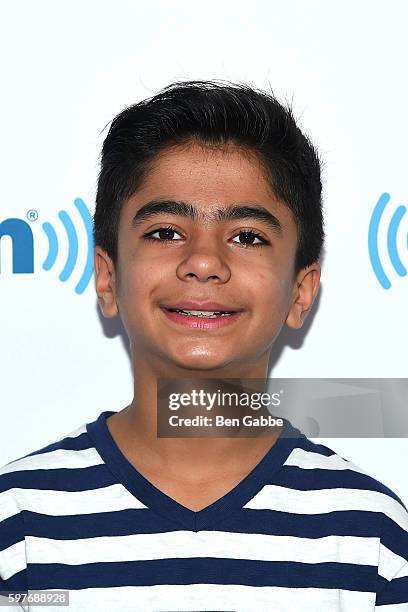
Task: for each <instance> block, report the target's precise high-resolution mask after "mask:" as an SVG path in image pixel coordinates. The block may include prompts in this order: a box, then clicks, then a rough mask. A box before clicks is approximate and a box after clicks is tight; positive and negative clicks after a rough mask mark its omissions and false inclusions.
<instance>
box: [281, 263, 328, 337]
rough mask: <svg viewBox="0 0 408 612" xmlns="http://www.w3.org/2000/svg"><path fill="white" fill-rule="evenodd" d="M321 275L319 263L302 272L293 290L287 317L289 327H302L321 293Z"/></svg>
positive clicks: (303, 269)
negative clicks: (318, 294)
mask: <svg viewBox="0 0 408 612" xmlns="http://www.w3.org/2000/svg"><path fill="white" fill-rule="evenodd" d="M320 274H321V268H320V264H319V263H317V262H316V263H313V264H312V265H310V266H307V267H306V268H302V270H300V272H299V274H298V275H297V277H296V282H295V285H294V288H293V294H292V305H291V307H290V310H289V313H288V316H287V317H286V325H287V326H288V327H292V328H294V329H299V328H300V327H302V325H303V322H304V320H305V319H306V317H307V315H308V313H309V312H310V311H311V309H312V305H313V302H314V300H315V297H316V295H317V293H318V291H319V286H320Z"/></svg>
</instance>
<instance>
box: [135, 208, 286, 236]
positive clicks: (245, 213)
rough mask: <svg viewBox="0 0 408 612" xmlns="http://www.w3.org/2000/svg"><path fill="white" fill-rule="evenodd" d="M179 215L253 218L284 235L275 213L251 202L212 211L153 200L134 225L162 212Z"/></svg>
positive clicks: (214, 217) (224, 219) (203, 219)
mask: <svg viewBox="0 0 408 612" xmlns="http://www.w3.org/2000/svg"><path fill="white" fill-rule="evenodd" d="M163 213H164V214H168V215H178V216H180V217H187V218H189V219H192V220H193V221H211V220H215V221H232V220H235V219H253V220H255V221H259V222H261V223H263V224H265V225H266V226H267V227H268V228H269V229H270V230H272V231H273V232H274V233H275V234H278V235H279V236H281V235H282V232H283V227H282V224H281V222H280V221H279V219H278V218H277V217H275V215H273V214H272V213H271V212H269V210H267V209H266V208H264V207H263V206H259V205H254V204H251V203H246V204H235V205H232V206H226V207H222V208H217V209H215V210H214V209H213V210H212V211H211V212H208V211H203V210H201V209H199V208H197V207H196V206H195V205H194V204H191V203H190V202H183V201H175V200H152V201H150V202H147V203H146V204H144V205H143V206H142V207H141V208H140V209H139V210H138V211H137V213H136V214H135V216H134V217H133V219H132V227H134V228H135V227H137V226H139V225H141V224H142V223H143V222H145V221H147V220H148V219H151V218H152V217H154V216H156V215H160V214H163Z"/></svg>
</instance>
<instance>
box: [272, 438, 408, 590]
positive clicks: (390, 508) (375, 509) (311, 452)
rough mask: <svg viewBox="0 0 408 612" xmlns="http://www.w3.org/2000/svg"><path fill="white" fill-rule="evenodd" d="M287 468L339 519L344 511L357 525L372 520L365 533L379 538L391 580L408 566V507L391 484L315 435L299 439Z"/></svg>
mask: <svg viewBox="0 0 408 612" xmlns="http://www.w3.org/2000/svg"><path fill="white" fill-rule="evenodd" d="M284 468H286V469H287V470H291V471H292V477H293V478H294V479H295V486H298V487H299V488H300V489H302V490H307V491H313V493H314V494H315V496H316V500H319V502H320V510H322V508H323V509H324V510H323V511H326V512H338V516H339V517H340V516H341V515H343V516H344V517H347V519H348V520H349V521H350V522H351V521H353V522H354V524H357V523H359V522H361V524H363V523H364V526H365V527H368V525H369V524H370V522H371V524H372V530H371V532H370V530H368V529H367V533H365V535H366V536H370V537H375V538H376V541H377V542H378V546H379V549H378V554H379V560H378V563H379V571H380V573H382V575H383V577H384V578H386V579H388V580H389V579H391V577H392V576H393V575H394V574H396V573H397V571H398V570H400V569H401V567H406V566H407V562H408V511H407V507H406V505H405V504H404V502H403V501H402V500H401V499H400V497H399V496H398V495H397V494H396V493H395V492H394V491H393V490H392V489H390V488H389V487H388V486H387V485H386V484H384V483H382V482H381V481H379V480H378V479H377V478H375V477H374V476H372V475H371V474H369V473H368V472H366V471H365V470H363V469H362V468H361V467H360V466H358V465H356V464H355V463H353V462H352V461H349V460H348V459H346V458H344V457H342V456H340V455H339V454H338V453H336V452H335V451H334V450H332V449H331V448H329V447H327V446H325V445H323V444H316V443H315V442H313V441H312V440H310V439H309V438H305V439H302V440H300V441H299V445H298V446H297V447H296V448H294V449H293V451H292V452H291V453H290V455H289V456H288V458H287V460H286V462H285V464H284ZM295 474H296V476H295ZM302 483H303V484H302ZM312 495H313V494H312Z"/></svg>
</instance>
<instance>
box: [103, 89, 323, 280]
mask: <svg viewBox="0 0 408 612" xmlns="http://www.w3.org/2000/svg"><path fill="white" fill-rule="evenodd" d="M105 127H106V126H105ZM190 141H191V142H198V143H202V144H204V145H209V146H214V145H215V146H223V145H226V144H229V143H231V144H235V145H237V146H238V147H240V148H242V149H244V150H247V151H248V152H250V153H253V154H255V155H256V156H257V158H258V159H259V160H260V162H261V164H262V167H263V168H264V170H265V173H266V177H267V180H268V182H269V183H270V186H271V188H272V191H273V193H274V194H275V195H276V197H278V198H279V199H280V200H281V201H282V202H283V203H284V204H285V205H287V206H288V208H289V209H290V210H291V211H292V213H293V215H294V219H295V222H296V224H297V229H298V243H297V252H296V257H295V276H296V275H297V273H298V272H299V271H300V270H301V269H302V268H304V267H307V266H309V265H311V264H312V263H314V262H317V261H318V260H319V258H320V254H321V249H322V247H323V242H324V229H323V224H324V220H323V211H322V183H321V163H320V160H319V155H318V152H317V150H316V149H315V147H314V146H313V144H312V143H311V141H310V140H309V138H308V137H307V136H306V135H304V134H303V133H302V132H301V130H300V128H299V127H298V126H297V124H296V121H295V119H294V117H293V113H292V110H291V108H290V106H289V105H288V104H287V105H286V106H283V105H282V104H280V103H279V102H278V100H277V99H276V98H275V97H274V95H273V94H269V93H266V92H264V91H261V90H258V89H255V88H254V87H250V86H249V85H247V84H242V83H231V82H225V81H222V82H220V81H184V82H183V81H182V82H176V83H172V84H170V85H168V86H167V87H164V88H163V89H162V90H161V91H159V93H157V94H156V95H153V96H152V97H150V98H147V99H145V100H142V101H141V102H138V103H137V104H133V105H132V106H129V107H127V108H125V109H124V110H123V111H121V112H120V113H119V114H118V115H117V116H116V117H115V118H114V119H113V120H112V122H111V126H110V129H109V132H108V134H107V136H106V138H105V140H104V142H103V146H102V152H101V169H100V173H99V176H98V185H97V194H96V208H95V214H94V242H95V245H99V246H100V247H102V248H103V249H104V250H105V251H106V252H107V253H108V255H109V256H110V257H111V259H112V261H113V263H114V264H115V266H116V264H117V254H118V251H117V247H118V245H117V241H118V223H119V214H120V209H121V206H122V204H123V202H125V201H126V200H127V199H128V198H130V197H131V196H132V195H133V194H134V193H135V192H136V191H137V189H138V187H139V186H140V185H141V183H142V181H143V179H144V177H145V175H146V174H147V172H148V171H149V168H150V167H151V164H152V162H153V161H154V159H155V157H156V156H157V155H158V153H160V152H161V151H163V150H164V149H167V148H169V147H171V146H174V145H182V144H188V143H189V142H190Z"/></svg>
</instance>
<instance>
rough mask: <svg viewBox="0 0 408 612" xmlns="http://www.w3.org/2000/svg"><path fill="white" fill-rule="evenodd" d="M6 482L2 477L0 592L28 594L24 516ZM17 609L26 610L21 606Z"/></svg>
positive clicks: (0, 494)
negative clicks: (6, 487)
mask: <svg viewBox="0 0 408 612" xmlns="http://www.w3.org/2000/svg"><path fill="white" fill-rule="evenodd" d="M4 480H5V479H4V476H0V591H5V592H9V591H23V592H25V593H26V592H27V591H28V585H27V560H26V551H25V537H24V522H23V516H22V513H21V511H20V508H19V507H18V504H17V502H16V500H15V498H14V496H13V491H12V490H10V489H6V490H5V487H4ZM3 598H4V597H3ZM1 599H2V597H1V596H0V600H1ZM0 605H1V603H0ZM13 607H14V609H16V607H15V606H13ZM17 609H19V610H24V609H26V608H24V607H23V606H21V607H17Z"/></svg>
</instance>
